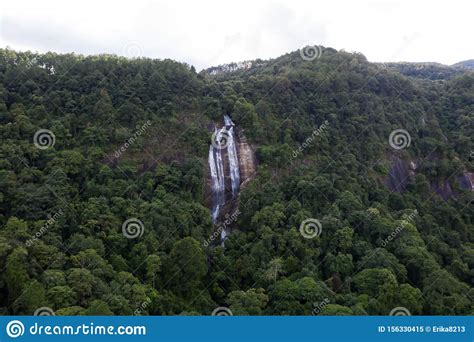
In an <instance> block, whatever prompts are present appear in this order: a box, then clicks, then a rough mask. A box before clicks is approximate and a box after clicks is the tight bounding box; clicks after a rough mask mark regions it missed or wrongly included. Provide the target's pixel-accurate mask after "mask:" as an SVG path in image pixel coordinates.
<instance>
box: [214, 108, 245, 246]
mask: <svg viewBox="0 0 474 342" xmlns="http://www.w3.org/2000/svg"><path fill="white" fill-rule="evenodd" d="M234 126H235V125H234V123H233V122H232V120H231V119H230V117H229V116H227V115H225V116H224V127H222V128H221V129H220V130H217V129H215V130H214V136H215V140H216V143H213V144H211V146H210V147H209V169H210V171H211V187H212V220H213V222H214V223H217V220H218V218H219V212H220V210H221V209H222V207H223V206H224V205H225V201H226V196H225V193H226V186H225V179H226V178H225V177H226V175H228V176H230V185H231V191H232V198H235V197H236V196H237V195H238V193H239V188H240V170H239V158H238V155H237V147H236V136H235V133H234ZM223 151H227V157H228V160H229V170H228V171H227V170H225V169H224V163H223V160H222V153H223ZM226 235H227V232H224V231H223V232H222V236H221V238H222V240H224V239H225V237H226Z"/></svg>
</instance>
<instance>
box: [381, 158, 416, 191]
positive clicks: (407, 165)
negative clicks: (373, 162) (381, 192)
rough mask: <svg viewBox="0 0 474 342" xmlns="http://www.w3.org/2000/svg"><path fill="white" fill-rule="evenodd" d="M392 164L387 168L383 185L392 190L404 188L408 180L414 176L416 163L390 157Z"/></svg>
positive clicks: (402, 189) (403, 189)
mask: <svg viewBox="0 0 474 342" xmlns="http://www.w3.org/2000/svg"><path fill="white" fill-rule="evenodd" d="M391 161H392V165H391V167H390V170H389V174H388V177H387V178H386V180H385V185H386V186H387V187H388V188H389V189H390V191H394V192H403V191H405V190H406V186H407V184H408V182H409V181H410V180H411V179H413V177H414V176H415V170H416V163H415V162H413V161H406V160H402V159H400V158H397V157H392V159H391Z"/></svg>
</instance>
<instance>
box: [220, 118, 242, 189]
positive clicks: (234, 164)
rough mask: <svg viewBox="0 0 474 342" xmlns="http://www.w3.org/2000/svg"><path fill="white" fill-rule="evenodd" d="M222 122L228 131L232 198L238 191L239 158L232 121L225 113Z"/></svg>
mask: <svg viewBox="0 0 474 342" xmlns="http://www.w3.org/2000/svg"><path fill="white" fill-rule="evenodd" d="M224 124H225V128H226V130H227V132H228V137H227V156H228V157H229V168H230V181H231V186H232V198H234V197H235V196H237V194H238V193H239V186H240V171H239V159H238V157H237V148H236V147H235V134H234V123H233V122H232V120H231V119H230V118H229V117H228V116H227V115H224Z"/></svg>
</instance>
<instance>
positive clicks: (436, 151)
mask: <svg viewBox="0 0 474 342" xmlns="http://www.w3.org/2000/svg"><path fill="white" fill-rule="evenodd" d="M320 52H321V53H320V56H317V57H318V58H315V59H311V60H307V59H304V58H301V54H300V52H299V51H295V52H292V53H289V54H286V55H284V56H281V57H279V58H276V59H272V60H267V61H262V60H258V61H253V62H252V63H249V64H247V65H246V67H244V68H235V70H233V71H226V70H225V68H223V67H222V68H220V67H217V68H213V69H212V72H210V70H203V71H201V72H199V73H198V72H196V70H195V68H194V67H192V66H188V65H186V64H182V63H178V62H175V61H171V60H153V59H147V58H139V59H126V58H123V57H117V56H114V55H100V56H90V57H85V56H80V55H74V54H67V55H59V54H55V53H46V54H37V53H30V52H16V51H12V50H10V49H0V135H1V138H2V144H1V150H0V156H1V158H0V190H1V192H0V227H1V228H0V269H1V270H2V271H1V272H0V310H1V311H0V312H1V314H4V315H6V314H15V315H31V314H33V313H34V312H35V311H37V310H38V309H39V308H47V309H48V308H50V310H52V311H54V313H55V314H56V315H210V314H211V313H212V312H213V310H214V309H216V308H220V307H225V308H229V310H231V312H232V313H233V314H234V315H311V314H319V315H388V314H389V313H390V312H391V311H392V310H393V309H396V308H400V307H401V308H405V309H406V310H408V311H409V312H410V313H411V314H412V315H421V314H425V315H469V314H474V305H473V300H474V291H473V284H474V243H473V236H474V229H473V227H474V216H473V209H474V208H473V199H474V198H473V194H474V192H473V191H472V189H470V188H466V186H465V184H463V180H464V181H465V180H466V179H468V178H469V175H472V174H470V172H473V171H474V152H473V151H474V145H473V140H472V138H473V137H474V72H472V71H469V70H462V71H459V70H458V71H456V72H454V71H453V72H447V71H446V70H445V69H442V70H437V69H436V66H432V67H430V68H429V69H428V70H425V71H424V73H423V75H426V74H428V75H426V77H414V76H410V75H409V74H407V73H405V74H402V73H401V72H400V70H398V69H397V68H394V67H387V66H384V65H380V64H373V63H369V62H368V61H367V60H366V58H365V57H364V56H363V55H362V54H358V53H348V52H344V51H336V50H334V49H331V48H324V49H322V50H321V51H320ZM430 73H432V74H430ZM417 76H418V74H417ZM448 76H449V77H448ZM224 114H227V115H230V116H231V117H232V120H233V121H234V122H235V124H236V125H237V126H238V127H239V129H242V130H244V132H245V135H246V138H247V141H248V142H249V143H250V144H251V145H252V146H253V147H254V149H255V155H256V160H257V164H258V166H257V172H256V175H255V177H254V178H253V179H251V180H250V181H249V182H248V184H247V185H246V186H245V187H243V188H242V191H241V193H240V195H239V197H238V208H239V212H238V213H239V214H238V215H237V217H236V222H233V226H232V233H231V234H230V236H229V237H228V238H227V240H226V243H225V247H222V246H221V245H220V243H218V242H215V243H206V241H209V237H210V236H211V235H212V234H213V233H214V232H215V230H216V226H215V225H214V224H213V223H212V220H211V214H210V209H209V205H208V202H209V201H208V198H207V195H206V187H207V184H206V179H207V175H208V173H209V170H208V164H207V157H208V151H209V144H210V139H211V134H212V131H211V130H210V129H209V127H210V126H212V124H213V123H218V122H220V121H221V120H222V117H223V115H224ZM396 129H403V130H406V131H407V132H409V135H410V144H409V145H408V146H406V147H405V148H402V149H397V148H394V147H393V146H391V144H390V143H389V137H390V134H391V132H393V131H394V130H396ZM40 130H43V131H40ZM315 132H316V134H315ZM308 138H310V139H309V140H308ZM405 165H412V166H410V167H405ZM397 168H399V169H401V172H402V173H403V172H406V173H407V174H408V176H407V177H402V179H401V181H402V183H403V186H402V187H396V188H393V187H392V186H390V184H391V183H390V182H391V181H396V180H397V179H395V180H394V179H393V178H397V177H395V176H394V175H393V171H394V170H395V169H397ZM133 218H137V219H139V223H138V224H137V223H135V226H134V227H133V228H135V230H138V231H136V234H134V236H133V237H132V238H130V236H126V234H124V231H123V225H124V222H127V220H130V219H133ZM309 218H314V219H317V220H318V224H320V226H321V232H320V234H318V235H319V236H316V237H314V238H306V237H305V236H302V234H301V231H300V226H301V223H302V222H303V221H305V220H307V219H309Z"/></svg>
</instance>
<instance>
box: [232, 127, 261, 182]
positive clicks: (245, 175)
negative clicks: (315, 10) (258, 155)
mask: <svg viewBox="0 0 474 342" xmlns="http://www.w3.org/2000/svg"><path fill="white" fill-rule="evenodd" d="M237 151H238V152H237V153H238V155H239V166H240V177H241V179H242V183H241V187H244V186H245V185H246V184H247V183H248V181H250V180H251V179H252V178H253V177H254V176H255V172H256V171H257V170H256V166H255V164H256V161H255V152H254V150H253V149H252V147H251V146H250V145H249V144H248V143H247V139H246V138H245V136H244V134H243V131H240V132H239V143H238V148H237Z"/></svg>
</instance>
